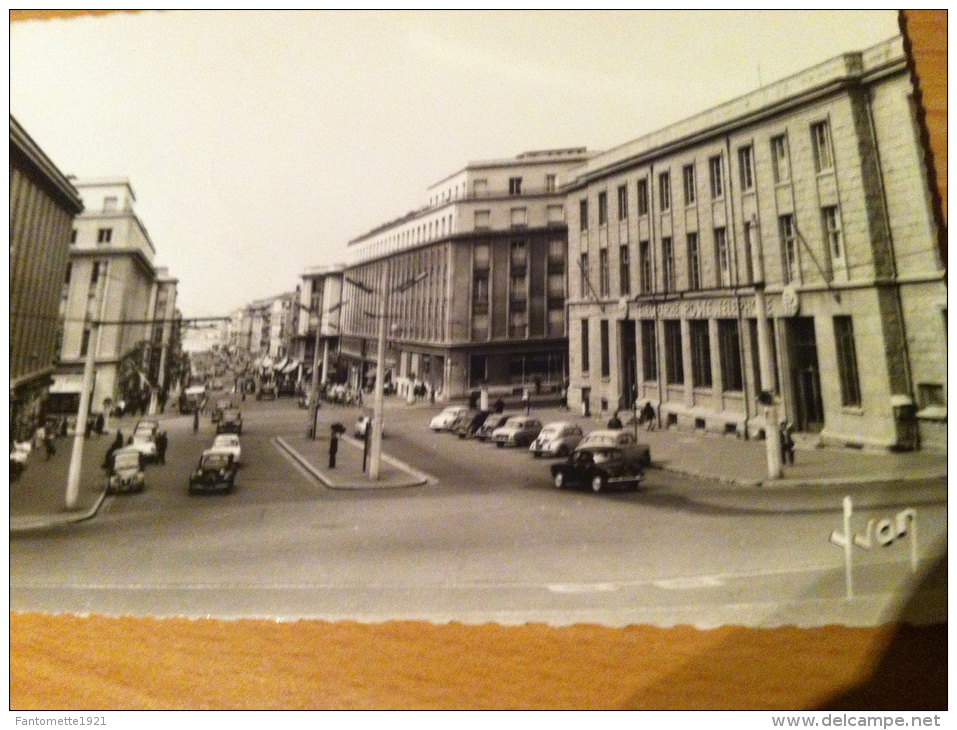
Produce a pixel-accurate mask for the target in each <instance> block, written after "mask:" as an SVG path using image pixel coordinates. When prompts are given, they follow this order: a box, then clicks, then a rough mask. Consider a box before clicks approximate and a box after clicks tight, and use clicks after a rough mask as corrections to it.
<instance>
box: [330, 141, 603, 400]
mask: <svg viewBox="0 0 957 730" xmlns="http://www.w3.org/2000/svg"><path fill="white" fill-rule="evenodd" d="M586 159H588V153H587V152H586V151H585V150H584V149H583V148H573V149H561V150H546V151H539V152H528V153H524V154H521V155H519V156H517V157H515V158H512V159H504V160H493V161H485V162H473V163H470V164H469V165H467V166H466V167H465V168H464V169H463V170H461V171H459V172H457V173H455V174H453V175H450V176H449V177H447V178H445V179H443V180H441V181H439V182H437V183H436V184H435V185H433V186H432V187H431V188H430V189H429V201H428V204H427V205H425V206H424V207H423V208H421V209H419V210H415V211H413V212H411V213H409V214H407V215H405V216H403V217H402V218H399V219H397V220H394V221H391V222H389V223H386V224H384V225H382V226H380V227H378V228H376V229H375V230H373V231H371V232H369V233H367V234H365V235H363V236H360V237H359V238H356V239H354V240H353V241H350V242H349V249H350V252H351V254H352V259H351V261H350V262H349V263H348V264H347V266H346V268H345V270H344V284H343V294H342V297H343V300H344V302H345V304H344V306H343V310H342V335H341V338H340V354H341V356H342V359H343V360H344V361H345V362H346V364H347V365H348V367H349V381H350V384H351V385H352V386H354V387H361V386H365V387H368V386H369V385H370V384H371V381H372V379H373V378H374V373H375V363H376V358H377V344H378V332H379V323H380V322H381V317H382V312H383V310H384V311H385V312H386V322H387V332H386V335H387V349H386V375H385V380H386V382H388V383H392V384H393V385H395V386H396V387H397V389H398V391H399V392H400V393H405V392H407V390H408V388H409V387H410V386H411V385H412V384H413V383H421V384H423V385H425V386H426V387H427V388H428V389H429V390H431V391H432V392H434V393H435V396H436V398H437V399H438V400H448V399H451V398H462V397H465V396H466V395H467V394H468V393H470V392H472V391H474V390H478V389H480V388H482V387H487V388H488V389H489V390H490V392H492V393H495V392H502V393H504V392H508V393H511V392H512V391H516V390H517V391H521V389H522V388H524V387H530V388H531V387H534V388H536V389H537V390H553V389H558V388H559V387H560V385H561V384H562V383H563V382H564V381H565V379H566V378H567V376H568V369H567V351H568V350H567V341H566V330H565V295H566V275H567V266H566V260H565V253H566V250H567V231H566V225H565V213H564V195H563V194H562V193H561V192H560V189H559V188H560V185H561V184H562V183H563V181H564V178H565V175H566V173H567V171H568V170H569V169H570V168H571V167H573V166H575V165H578V164H581V163H582V162H583V161H585V160H586ZM383 294H384V296H383ZM383 300H386V301H387V306H385V307H384V304H383Z"/></svg>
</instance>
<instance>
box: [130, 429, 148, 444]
mask: <svg viewBox="0 0 957 730" xmlns="http://www.w3.org/2000/svg"><path fill="white" fill-rule="evenodd" d="M152 440H153V435H152V434H151V433H147V432H146V431H137V432H136V433H134V434H133V441H135V442H136V443H140V444H142V443H147V442H149V441H152Z"/></svg>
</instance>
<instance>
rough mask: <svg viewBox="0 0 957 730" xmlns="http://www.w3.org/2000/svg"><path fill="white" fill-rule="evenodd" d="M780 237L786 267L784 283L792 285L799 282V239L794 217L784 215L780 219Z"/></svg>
mask: <svg viewBox="0 0 957 730" xmlns="http://www.w3.org/2000/svg"><path fill="white" fill-rule="evenodd" d="M778 235H779V236H780V238H781V257H782V261H783V265H784V283H785V284H790V283H792V282H796V281H798V280H799V278H800V277H799V274H800V271H799V267H798V258H797V239H796V237H795V232H794V217H793V216H791V215H782V216H781V217H780V218H778Z"/></svg>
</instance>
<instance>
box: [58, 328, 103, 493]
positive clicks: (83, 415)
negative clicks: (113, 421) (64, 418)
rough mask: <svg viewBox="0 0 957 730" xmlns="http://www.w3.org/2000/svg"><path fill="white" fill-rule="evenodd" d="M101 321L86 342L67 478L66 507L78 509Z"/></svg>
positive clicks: (91, 331) (92, 329)
mask: <svg viewBox="0 0 957 730" xmlns="http://www.w3.org/2000/svg"><path fill="white" fill-rule="evenodd" d="M100 326H101V325H100V323H99V322H92V323H91V324H90V339H89V340H88V341H87V343H86V360H85V361H84V363H83V386H82V388H83V389H82V390H81V391H80V411H79V413H77V414H76V431H75V433H74V435H73V452H72V453H71V454H70V471H69V473H68V474H67V479H66V508H67V509H76V503H77V500H78V498H79V496H80V470H81V469H82V467H83V446H84V443H85V442H86V422H87V419H88V418H89V415H90V400H91V399H92V396H93V394H92V393H91V392H90V391H91V390H92V386H93V355H94V352H95V351H96V349H97V347H98V346H99V344H100Z"/></svg>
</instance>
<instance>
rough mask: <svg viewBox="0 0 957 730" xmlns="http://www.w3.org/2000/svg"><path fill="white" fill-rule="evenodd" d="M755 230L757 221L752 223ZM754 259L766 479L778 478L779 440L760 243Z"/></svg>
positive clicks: (779, 460)
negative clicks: (772, 386)
mask: <svg viewBox="0 0 957 730" xmlns="http://www.w3.org/2000/svg"><path fill="white" fill-rule="evenodd" d="M752 226H753V227H754V228H755V229H757V219H756V218H753V219H752ZM757 243H758V245H757V247H756V253H757V255H756V256H755V257H754V269H755V270H754V314H755V317H756V319H757V324H758V363H759V365H758V367H759V370H760V373H761V387H762V392H761V393H760V395H759V396H758V402H759V403H760V404H761V405H762V407H763V408H764V442H765V446H766V448H767V459H768V477H769V478H770V479H780V478H781V440H780V438H779V437H778V417H777V408H776V407H775V405H774V397H773V396H772V395H771V383H772V382H773V373H772V370H773V367H774V366H773V364H772V363H771V333H770V331H769V327H768V303H767V299H766V298H765V292H764V252H763V251H762V249H761V243H760V240H759V241H758V242H757Z"/></svg>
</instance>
